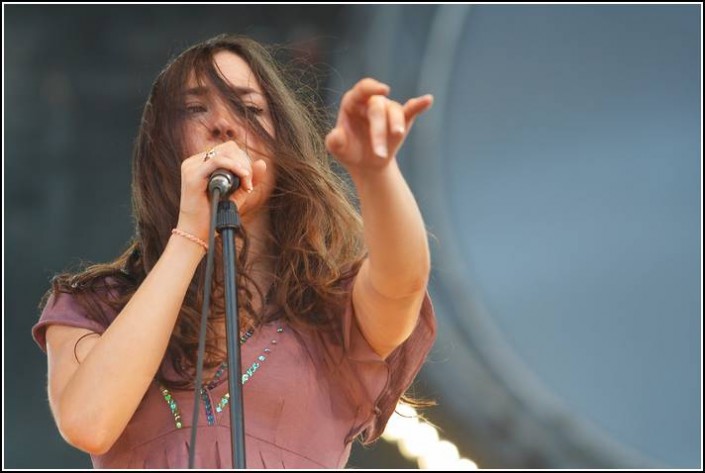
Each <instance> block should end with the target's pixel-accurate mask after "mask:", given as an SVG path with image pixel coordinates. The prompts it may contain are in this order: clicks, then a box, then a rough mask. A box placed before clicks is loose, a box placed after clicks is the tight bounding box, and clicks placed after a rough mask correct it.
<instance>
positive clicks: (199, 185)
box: [177, 141, 267, 241]
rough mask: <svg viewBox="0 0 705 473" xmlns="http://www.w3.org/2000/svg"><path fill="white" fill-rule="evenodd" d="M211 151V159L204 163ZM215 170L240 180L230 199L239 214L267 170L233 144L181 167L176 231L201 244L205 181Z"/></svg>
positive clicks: (206, 214)
mask: <svg viewBox="0 0 705 473" xmlns="http://www.w3.org/2000/svg"><path fill="white" fill-rule="evenodd" d="M209 151H212V152H213V153H211V154H213V156H212V157H211V158H207V159H206V154H207V153H208V152H209ZM216 169H227V170H228V171H230V172H232V173H233V174H235V175H236V176H238V177H239V178H240V187H239V188H238V189H237V190H236V191H235V192H233V193H232V194H231V195H230V200H232V201H233V202H235V204H237V207H238V209H239V210H240V212H246V210H247V206H246V202H247V199H248V197H249V195H250V193H251V192H252V190H253V189H254V186H256V185H258V184H259V183H260V182H261V181H262V179H263V177H264V174H265V172H266V170H267V165H266V163H265V162H264V160H262V159H259V160H257V161H255V162H252V160H251V158H250V157H249V156H248V155H247V153H245V151H244V150H243V149H242V148H240V147H239V146H238V145H237V143H235V142H234V141H227V142H225V143H221V144H219V145H218V146H215V147H213V148H211V149H210V150H205V151H203V152H201V153H198V154H195V155H193V156H191V157H189V158H187V159H185V160H184V161H183V163H181V203H180V208H179V221H178V224H177V228H178V229H179V230H182V231H185V232H188V233H190V234H192V235H194V236H196V237H198V238H200V239H202V240H204V241H207V240H208V228H209V225H210V202H209V194H208V181H209V179H210V176H211V174H213V172H214V171H215V170H216Z"/></svg>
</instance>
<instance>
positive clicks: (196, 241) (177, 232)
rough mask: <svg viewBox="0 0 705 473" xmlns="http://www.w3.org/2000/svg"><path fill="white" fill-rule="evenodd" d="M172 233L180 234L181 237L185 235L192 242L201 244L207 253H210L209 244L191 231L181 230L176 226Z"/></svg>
mask: <svg viewBox="0 0 705 473" xmlns="http://www.w3.org/2000/svg"><path fill="white" fill-rule="evenodd" d="M171 234H172V235H179V236H180V237H184V238H186V239H188V240H191V241H192V242H194V243H196V244H198V245H200V246H201V247H202V248H203V249H204V250H206V253H208V244H206V242H205V241H203V240H201V239H200V238H198V237H197V236H193V235H191V234H190V233H186V232H185V231H183V230H179V229H178V228H175V229H173V230H172V231H171Z"/></svg>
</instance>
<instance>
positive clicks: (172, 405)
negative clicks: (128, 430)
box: [159, 327, 284, 429]
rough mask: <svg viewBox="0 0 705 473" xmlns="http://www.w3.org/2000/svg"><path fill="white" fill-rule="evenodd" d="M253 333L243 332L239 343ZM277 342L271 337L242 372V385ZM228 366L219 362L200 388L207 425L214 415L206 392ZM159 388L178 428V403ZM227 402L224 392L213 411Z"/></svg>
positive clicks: (164, 389) (228, 397)
mask: <svg viewBox="0 0 705 473" xmlns="http://www.w3.org/2000/svg"><path fill="white" fill-rule="evenodd" d="M283 331H284V329H283V328H282V327H278V328H277V334H281V333H282V332H283ZM253 333H254V331H253V329H249V330H248V331H247V332H245V334H244V335H242V336H241V337H240V345H243V344H244V343H245V342H246V341H247V340H248V339H249V338H250V337H251V336H252V334H253ZM276 344H277V339H276V338H273V339H272V340H271V341H270V342H269V344H268V345H267V347H265V349H264V350H263V351H262V353H261V354H260V355H259V356H258V357H257V358H256V360H255V361H254V362H253V363H252V364H251V365H250V367H249V368H247V370H245V372H244V373H243V374H242V379H241V382H242V384H243V385H244V384H245V383H246V382H247V381H249V380H250V379H252V377H253V376H254V375H255V372H257V370H258V369H259V368H260V366H262V365H261V363H262V362H264V361H265V360H266V359H267V357H268V356H269V354H270V353H272V349H271V348H270V346H272V347H273V346H275V345H276ZM227 367H228V364H227V362H225V361H224V362H223V363H221V365H220V367H218V370H217V371H216V373H215V376H213V379H212V380H211V381H210V382H209V383H208V384H207V385H206V386H205V388H203V387H202V388H201V399H203V404H204V405H205V407H206V419H207V420H208V425H215V415H214V413H213V406H212V404H211V401H210V397H209V396H208V392H209V391H211V390H213V388H215V387H216V386H217V385H218V382H219V381H220V378H221V376H223V373H224V372H225V369H226V368H227ZM159 390H160V391H161V393H162V396H163V397H164V400H165V401H166V403H167V405H168V406H169V409H171V414H172V415H173V416H174V423H175V424H176V428H177V429H180V428H181V427H183V424H182V422H181V410H180V409H179V406H178V404H177V403H176V400H175V399H174V396H173V395H172V394H171V392H170V391H169V390H168V389H167V388H165V387H164V386H162V385H161V384H160V385H159ZM228 402H230V393H225V395H224V396H223V397H222V398H221V399H220V401H219V402H218V404H216V406H215V411H216V412H218V413H221V412H223V409H225V407H226V406H227V405H228Z"/></svg>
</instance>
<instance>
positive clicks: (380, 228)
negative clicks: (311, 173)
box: [326, 79, 433, 358]
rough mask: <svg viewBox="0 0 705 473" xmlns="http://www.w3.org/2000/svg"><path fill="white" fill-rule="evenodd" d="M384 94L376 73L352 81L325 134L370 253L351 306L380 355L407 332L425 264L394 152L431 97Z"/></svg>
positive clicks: (418, 224)
mask: <svg viewBox="0 0 705 473" xmlns="http://www.w3.org/2000/svg"><path fill="white" fill-rule="evenodd" d="M388 93H389V87H388V86H386V85H385V84H382V83H380V82H378V81H376V80H374V79H363V80H361V81H360V82H358V83H357V84H356V85H355V86H354V87H353V88H352V89H351V90H350V91H348V92H347V93H346V94H345V95H344V96H343V100H342V102H341V107H340V112H339V115H338V121H337V124H336V126H335V128H334V129H333V130H332V131H331V132H330V133H329V134H328V136H327V138H326V146H327V148H328V150H329V151H330V152H331V153H332V154H333V155H334V156H336V158H337V159H338V160H339V161H340V162H341V163H342V164H343V165H344V166H345V168H346V169H347V170H348V172H349V173H350V175H351V177H352V180H353V182H354V184H355V187H356V189H357V193H358V196H359V198H360V206H361V212H362V219H363V224H364V233H365V235H364V236H365V243H366V245H367V249H368V258H367V259H366V260H365V261H364V262H363V264H362V267H361V268H360V272H359V273H358V276H357V278H356V279H355V283H354V285H353V295H352V298H353V307H354V309H355V314H356V318H357V323H358V325H359V327H360V330H361V331H362V334H363V335H364V336H365V338H366V340H367V341H368V343H369V344H370V346H371V347H372V348H373V349H374V350H375V352H377V354H379V355H380V356H381V357H383V358H386V357H387V356H388V355H389V354H390V353H391V352H392V351H393V350H394V349H395V348H396V347H397V346H399V345H400V344H401V343H403V342H404V340H406V339H407V338H408V337H409V335H410V334H411V332H412V331H413V329H414V327H415V325H416V321H417V317H418V313H419V309H420V306H421V303H422V301H423V297H424V294H425V291H426V284H427V282H428V277H429V272H430V265H431V263H430V255H429V248H428V240H427V237H426V230H425V227H424V222H423V218H422V217H421V212H420V211H419V208H418V205H417V204H416V200H415V199H414V196H413V194H412V193H411V190H410V189H409V186H408V185H407V183H406V181H405V180H404V177H403V176H402V174H401V172H400V170H399V166H398V165H397V161H396V154H397V152H398V150H399V148H400V147H401V145H402V143H403V141H404V139H405V138H406V136H407V135H408V134H409V131H410V129H411V127H412V125H413V122H414V120H415V118H416V117H417V116H418V115H419V114H421V113H423V112H424V111H426V110H428V109H429V108H430V107H431V105H432V102H433V98H432V97H431V96H430V95H425V96H423V97H418V98H413V99H410V100H409V101H407V102H406V103H405V104H404V105H401V104H399V103H397V102H395V101H393V100H391V99H389V98H387V95H388Z"/></svg>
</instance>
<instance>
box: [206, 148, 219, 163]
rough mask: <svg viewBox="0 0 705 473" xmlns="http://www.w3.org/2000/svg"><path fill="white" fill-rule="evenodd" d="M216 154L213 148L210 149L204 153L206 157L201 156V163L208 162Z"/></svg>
mask: <svg viewBox="0 0 705 473" xmlns="http://www.w3.org/2000/svg"><path fill="white" fill-rule="evenodd" d="M216 153H217V151H216V150H215V148H211V149H210V150H209V151H208V152H207V153H206V155H205V156H203V162H206V161H208V160H209V159H211V158H212V157H214V156H215V155H216Z"/></svg>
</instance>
